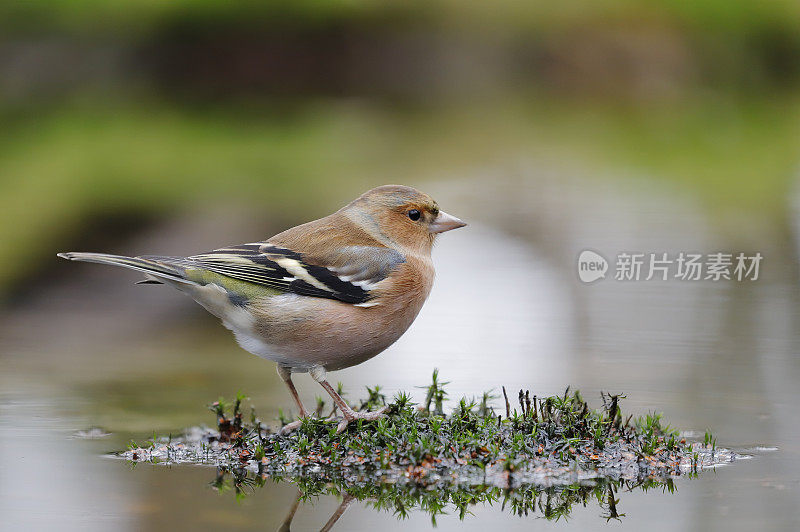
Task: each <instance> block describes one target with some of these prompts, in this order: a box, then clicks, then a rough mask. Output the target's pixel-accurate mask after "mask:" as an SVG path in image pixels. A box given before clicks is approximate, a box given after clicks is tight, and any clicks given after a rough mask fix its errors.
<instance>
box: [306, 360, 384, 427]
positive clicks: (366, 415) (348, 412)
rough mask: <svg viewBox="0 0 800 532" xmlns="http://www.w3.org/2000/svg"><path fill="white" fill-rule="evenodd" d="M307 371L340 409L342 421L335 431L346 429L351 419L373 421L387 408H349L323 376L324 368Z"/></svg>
mask: <svg viewBox="0 0 800 532" xmlns="http://www.w3.org/2000/svg"><path fill="white" fill-rule="evenodd" d="M308 373H309V374H310V375H311V378H312V379H314V380H315V381H317V382H318V383H319V384H320V386H322V387H323V388H325V391H326V392H328V395H330V396H331V399H333V402H334V403H336V406H338V407H339V410H341V411H342V416H343V417H344V419H342V421H340V422H339V427H338V428H337V429H336V432H337V433H339V432H342V431H343V430H344V429H346V428H347V425H348V424H349V423H350V422H351V421H355V420H357V419H363V420H365V421H374V420H376V419H378V418H380V417H383V416H384V415H385V414H384V412H385V411H386V409H387V408H388V407H387V406H384V407H383V408H379V409H378V410H376V411H374V412H356V411H355V410H353V409H352V408H350V405H348V404H347V403H346V402H345V400H344V399H342V396H341V395H339V394H338V393H336V390H334V389H333V386H331V383H329V382H328V380H327V379H326V378H325V368H323V367H322V366H314V367H313V368H311V370H310V371H309V372H308Z"/></svg>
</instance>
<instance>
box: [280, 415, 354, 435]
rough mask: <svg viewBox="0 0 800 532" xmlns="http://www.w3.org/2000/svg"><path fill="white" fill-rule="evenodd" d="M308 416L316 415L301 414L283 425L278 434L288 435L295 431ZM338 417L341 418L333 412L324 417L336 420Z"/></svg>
mask: <svg viewBox="0 0 800 532" xmlns="http://www.w3.org/2000/svg"><path fill="white" fill-rule="evenodd" d="M306 417H309V418H313V417H315V416H312V415H309V416H301V417H300V418H299V419H296V420H294V421H292V422H291V423H287V424H286V425H284V426H283V427H281V430H280V431H278V434H280V435H281V436H286V435H287V434H289V433H290V432H294V431H295V430H297V429H299V428H300V425H302V424H303V420H304V419H305V418H306ZM337 419H339V418H338V417H337V416H335V415H333V414H331V415H330V416H328V417H326V418H324V420H325V421H336V420H337Z"/></svg>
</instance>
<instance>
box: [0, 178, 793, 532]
mask: <svg viewBox="0 0 800 532" xmlns="http://www.w3.org/2000/svg"><path fill="white" fill-rule="evenodd" d="M653 187H654V185H649V186H648V188H642V186H641V185H634V184H632V183H628V182H625V181H622V180H620V181H615V180H607V181H603V182H600V181H581V180H577V179H573V178H571V177H565V176H563V175H559V176H554V177H553V178H547V177H543V178H540V179H536V180H529V179H525V180H523V179H521V178H520V179H519V180H515V179H513V178H509V179H507V180H491V181H488V180H485V179H481V178H480V176H478V177H477V178H476V179H475V180H474V181H470V180H462V181H460V182H458V183H453V182H448V183H435V184H432V185H427V186H425V187H421V188H424V189H426V190H429V191H430V192H431V193H432V195H434V196H435V197H437V200H438V201H439V203H440V204H441V205H442V206H443V207H445V208H446V209H447V210H448V212H452V213H453V214H455V215H457V216H459V217H461V218H463V219H465V220H467V221H469V222H471V224H470V226H469V227H468V228H466V229H464V230H459V231H454V232H453V233H449V234H447V235H444V236H443V237H442V238H441V239H440V241H439V242H438V243H437V246H436V249H435V251H434V260H435V263H436V265H437V281H436V285H435V287H434V291H433V293H432V294H431V298H430V300H429V302H428V303H427V305H426V307H425V308H424V309H423V311H422V313H421V314H420V316H419V318H418V319H417V322H416V323H415V324H414V325H413V326H412V328H411V330H410V331H409V332H408V333H407V334H406V335H405V336H404V337H403V338H401V340H400V341H399V342H398V343H397V344H396V345H394V346H393V347H392V348H390V349H389V350H388V351H386V352H385V353H383V354H382V355H380V356H379V357H377V358H375V359H373V360H371V361H369V362H367V363H365V364H363V365H361V366H359V367H357V368H352V369H350V370H345V371H343V372H339V373H338V374H334V376H333V378H334V379H338V380H340V381H342V382H343V383H344V385H345V386H346V388H347V389H348V390H350V394H351V396H356V395H360V393H361V391H362V390H363V386H364V385H374V384H381V385H382V386H383V387H384V390H385V391H386V392H387V394H393V393H394V392H396V391H398V390H401V389H402V390H407V391H410V392H412V394H413V395H414V396H415V397H416V398H417V399H418V400H419V399H421V395H422V392H421V390H419V389H417V388H415V386H419V385H423V384H426V383H427V382H428V380H429V377H430V374H431V371H432V369H433V368H434V367H438V368H439V369H440V373H441V375H442V377H443V378H444V380H446V381H450V382H451V384H450V385H449V387H448V391H449V394H450V397H451V398H453V399H457V398H458V397H461V396H462V395H478V394H480V393H481V392H483V391H484V390H487V389H492V388H493V389H495V390H497V389H499V387H500V386H501V385H505V386H506V387H507V388H508V389H511V390H516V389H518V388H523V387H524V388H530V389H531V390H532V391H534V392H535V393H537V394H539V395H545V394H554V393H559V392H562V391H563V390H564V388H565V387H566V386H567V385H571V386H573V388H575V387H577V388H580V389H581V391H582V392H583V395H584V397H586V398H588V399H589V401H590V403H592V404H594V405H595V406H599V403H600V398H599V394H600V391H609V392H613V393H624V394H626V395H627V399H626V400H625V401H624V403H623V409H624V410H625V411H626V412H628V413H635V414H644V413H646V412H648V411H651V410H656V411H660V412H663V413H664V417H665V419H666V420H667V421H668V422H669V423H670V424H671V425H672V426H674V427H678V428H680V429H682V430H691V431H696V432H699V433H702V432H703V431H705V430H706V429H710V430H712V431H713V433H714V435H715V436H716V437H717V440H718V444H719V445H720V446H724V447H731V448H734V449H736V450H739V451H743V452H746V453H749V454H752V455H753V458H752V459H749V460H742V461H738V462H736V463H734V464H732V465H728V466H724V467H719V468H717V469H716V470H715V471H706V472H704V473H703V474H701V475H700V476H699V478H697V479H688V478H680V479H678V480H677V481H676V482H675V487H676V490H675V492H674V493H669V492H666V493H665V492H662V490H660V489H655V490H650V491H647V492H644V491H642V490H631V491H627V490H625V489H622V490H619V491H618V493H617V494H616V497H617V498H618V499H619V501H618V503H617V511H618V512H619V513H620V514H624V516H622V517H621V518H620V520H619V521H617V520H611V521H607V519H606V518H605V517H604V516H605V515H606V514H607V512H606V511H605V510H603V509H601V508H600V507H599V506H598V505H597V504H596V503H594V504H593V503H589V504H587V505H586V506H585V507H584V506H583V505H580V504H577V505H575V506H574V507H573V510H572V512H571V514H570V515H569V518H568V519H563V518H562V519H560V520H558V521H548V520H545V519H543V518H542V516H541V513H538V514H537V513H534V514H533V515H529V516H527V517H519V516H516V515H513V513H512V512H510V511H509V509H508V508H505V509H504V508H502V505H500V504H494V505H488V504H479V505H476V506H474V507H472V508H471V509H470V514H469V515H467V516H466V517H465V518H464V519H463V520H461V519H460V518H459V516H458V515H457V512H455V511H450V512H449V513H447V514H445V515H439V516H438V517H437V518H436V526H437V528H438V529H439V530H450V529H459V530H462V529H463V530H485V529H486V527H487V526H492V527H502V528H503V529H505V530H522V529H529V528H531V527H534V526H535V527H538V528H542V529H577V530H587V529H606V528H609V527H625V528H629V529H635V530H639V529H643V528H645V527H647V529H649V530H662V529H663V530H667V529H669V530H676V529H678V530H731V529H736V530H752V529H757V528H761V529H763V528H765V527H766V528H767V529H775V530H792V529H797V528H798V527H800V510H798V509H799V508H800V414H799V413H798V409H797V407H796V405H797V404H798V400H800V387H798V385H797V381H798V379H800V357H798V347H800V342H798V340H800V336H798V332H797V331H798V327H797V325H798V323H799V321H798V319H799V318H800V315H799V311H800V290H798V289H797V272H796V268H795V266H794V264H795V253H794V249H795V246H794V243H793V237H792V236H791V235H793V234H796V231H795V230H794V228H793V227H771V226H769V225H767V226H759V227H760V229H759V232H758V233H757V234H756V235H755V237H753V238H751V239H750V240H748V241H747V242H748V243H747V244H745V245H750V246H752V245H753V242H755V243H756V245H757V246H758V248H757V249H756V248H755V247H750V248H748V249H739V247H737V246H741V245H743V244H742V241H741V240H737V239H735V238H731V237H730V236H721V235H720V234H718V232H717V231H716V230H715V228H714V224H713V223H711V221H710V220H709V219H708V218H707V216H706V215H704V213H703V210H702V209H700V208H699V207H698V206H697V205H694V204H693V202H692V201H691V200H690V198H687V197H684V196H682V195H681V194H680V192H679V191H675V190H666V189H663V190H662V189H660V188H655V189H654V188H653ZM298 221H299V220H298ZM195 222H196V220H183V221H176V222H174V223H170V224H167V225H166V226H162V227H159V228H156V229H154V230H153V232H152V234H151V233H148V232H147V231H144V232H143V233H142V235H140V236H138V237H136V238H135V239H133V240H132V241H131V242H127V243H125V248H122V249H117V250H111V251H129V252H135V253H138V252H153V253H160V252H170V253H175V252H177V253H183V252H185V253H190V252H192V251H199V250H202V249H206V248H210V247H214V246H215V245H217V244H222V243H226V242H238V241H249V240H248V239H250V240H252V239H254V238H259V237H263V236H265V235H267V234H271V233H272V232H277V231H278V230H280V229H281V227H277V226H273V225H270V224H271V223H274V222H270V221H269V220H267V221H264V222H263V223H262V225H261V227H263V233H262V234H260V235H253V234H249V233H248V232H247V231H243V229H242V227H243V224H241V223H239V224H238V225H237V224H235V223H234V224H229V225H228V226H227V228H226V229H221V230H220V229H217V231H216V233H215V232H214V231H208V232H204V233H203V236H201V237H200V238H204V239H206V240H202V241H195V242H190V243H191V244H192V245H194V246H195V247H192V248H189V249H175V248H174V247H173V248H171V249H167V246H168V244H170V241H169V238H165V237H164V235H165V234H166V235H172V240H173V241H183V242H185V241H186V240H185V239H182V231H184V230H185V227H196V224H195ZM198 223H199V222H198ZM786 224H787V225H788V226H791V225H792V224H791V222H786ZM219 225H220V224H217V226H219ZM249 231H251V232H252V228H251V229H250V230H249ZM195 234H196V233H195ZM183 245H184V246H186V247H188V245H189V244H185V243H184V244H183ZM583 249H592V250H595V251H597V252H599V253H600V254H601V255H603V256H605V257H606V258H607V259H608V260H609V261H610V262H611V263H612V264H611V266H610V268H611V269H610V271H609V272H608V274H607V276H606V278H605V279H601V280H599V281H597V282H595V283H593V284H584V283H581V282H580V281H579V280H578V276H577V272H576V259H577V256H578V254H579V253H580V251H582V250H583ZM54 251H55V250H54ZM681 251H684V252H703V253H711V252H717V251H723V252H739V251H746V252H748V253H750V252H755V251H760V252H761V253H762V254H763V255H764V259H763V263H762V265H761V271H760V278H759V279H758V280H757V281H752V282H737V281H719V282H711V281H680V280H675V279H670V280H667V281H659V280H651V281H644V280H641V281H616V280H614V264H613V263H614V259H615V257H616V255H617V254H618V253H621V252H642V253H664V252H666V253H670V254H675V253H678V252H681ZM54 261H55V259H54ZM58 266H61V267H63V268H71V266H72V265H68V264H66V263H65V264H60V265H58ZM643 277H644V276H643ZM136 278H137V277H136V275H135V274H127V273H125V272H121V271H116V270H113V271H112V270H111V269H104V268H101V267H99V266H97V267H94V266H92V265H82V267H81V268H80V269H78V268H75V269H73V270H72V271H71V272H70V274H69V275H68V276H67V277H64V278H63V279H60V280H59V281H58V282H54V283H53V284H52V285H51V286H48V289H47V290H46V291H45V290H42V291H39V292H37V293H34V294H32V295H31V296H30V297H29V298H26V299H25V300H24V301H21V302H19V303H17V304H16V305H15V307H14V308H12V309H8V310H7V311H5V315H4V316H3V325H2V328H0V334H2V338H3V348H2V349H3V352H2V354H1V355H0V368H2V374H0V385H1V386H2V387H1V388H0V471H2V474H0V515H3V520H2V521H1V522H0V523H2V524H0V527H3V528H7V529H8V530H14V529H19V528H22V527H25V528H29V529H38V528H58V529H61V530H71V529H81V530H92V529H98V530H108V529H111V528H113V529H121V530H125V529H131V530H142V529H145V530H168V529H176V528H185V527H197V528H201V529H205V528H212V527H223V528H227V529H243V530H245V529H267V530H270V529H273V530H275V529H279V528H280V527H281V526H283V525H284V522H285V519H286V517H287V513H290V512H291V510H292V509H293V507H294V505H295V502H296V499H297V488H296V487H295V486H294V485H293V484H292V483H291V482H288V481H284V482H280V483H267V484H266V485H265V486H264V487H261V488H256V489H253V490H251V491H249V492H248V495H247V496H246V497H244V498H240V499H237V498H236V497H235V496H234V494H233V492H232V491H227V492H218V491H217V490H214V489H212V487H211V483H212V482H213V481H214V480H215V478H216V471H215V470H213V469H210V468H205V467H185V466H180V467H177V466H176V467H165V466H152V465H148V464H139V465H137V466H136V467H132V466H130V465H129V464H127V463H126V462H124V461H121V460H117V459H113V458H109V457H108V456H107V453H109V452H111V451H117V450H121V449H124V448H125V446H126V444H127V443H128V442H129V441H130V440H131V439H135V440H137V441H140V442H141V441H143V440H145V439H147V438H149V437H151V436H152V434H153V432H154V431H155V432H157V433H159V434H167V433H170V432H172V433H179V432H180V431H181V429H182V428H183V427H187V426H191V425H196V424H199V423H212V422H213V419H212V417H211V415H210V413H208V412H207V411H205V408H204V405H206V404H207V403H209V402H211V401H212V400H214V399H216V398H217V397H218V396H221V395H222V396H228V397H231V396H233V395H234V394H235V393H236V392H237V391H242V392H244V393H245V394H247V395H248V396H249V397H250V398H251V401H252V403H253V404H254V405H255V406H256V408H257V409H258V411H259V413H260V414H261V417H262V418H264V419H272V418H274V417H275V416H276V415H277V410H278V408H284V409H288V408H290V407H291V401H290V400H289V398H288V396H287V395H286V394H285V392H284V390H283V388H282V385H281V384H280V382H279V380H278V377H277V375H276V374H275V372H274V369H273V367H272V365H271V364H269V363H266V362H264V361H262V360H259V359H257V358H255V357H253V356H251V355H249V354H247V353H245V352H244V351H241V350H240V349H239V348H238V347H236V345H235V344H234V342H233V341H232V339H231V338H229V336H228V332H227V331H226V330H224V329H223V328H222V327H220V326H218V325H217V324H216V323H215V322H214V321H213V319H211V318H209V317H207V316H205V315H204V314H203V313H202V312H201V311H200V310H198V309H195V307H194V306H193V303H191V302H190V301H189V300H188V299H186V298H184V297H182V296H180V295H179V294H176V293H172V292H170V291H169V290H167V289H166V288H164V287H150V286H145V287H142V286H138V287H137V286H133V284H132V282H133V281H135V280H136ZM297 383H298V386H299V387H300V388H301V395H302V396H303V398H304V400H305V401H313V398H314V396H315V395H317V394H319V393H320V390H317V389H316V388H315V386H316V385H315V384H314V383H313V382H312V381H311V380H310V379H309V378H307V377H305V376H300V377H299V378H298V379H297ZM93 426H98V427H102V428H103V429H104V430H105V431H108V432H109V433H110V435H108V436H106V437H102V438H98V439H86V438H81V437H76V433H77V432H78V431H80V430H84V429H87V428H89V427H93ZM761 448H776V449H777V450H773V451H765V450H760V449H761ZM341 502H342V501H341V499H340V498H338V497H335V496H332V495H322V496H320V497H318V498H315V499H313V500H310V501H301V502H300V503H299V504H298V505H297V506H296V512H295V513H294V518H293V521H292V528H293V529H295V530H313V529H319V528H321V527H322V526H323V525H324V524H325V523H326V522H327V521H328V520H329V519H330V518H331V516H332V515H333V514H334V513H335V512H336V511H337V508H339V507H340V503H341ZM347 506H348V508H347V511H346V512H345V513H344V514H343V515H342V516H341V518H340V519H339V520H338V522H337V523H336V524H335V526H334V528H333V529H334V530H376V529H379V528H380V529H383V530H405V529H409V530H425V529H429V528H431V527H432V526H433V523H432V520H431V517H430V515H428V514H427V513H426V512H424V511H422V510H420V509H418V508H416V509H411V510H410V511H409V513H408V515H407V516H406V517H405V518H403V519H401V518H399V517H398V516H397V515H394V514H393V513H391V512H387V511H379V510H376V509H374V508H373V505H372V504H371V503H370V502H369V501H353V502H352V503H350V504H349V505H347Z"/></svg>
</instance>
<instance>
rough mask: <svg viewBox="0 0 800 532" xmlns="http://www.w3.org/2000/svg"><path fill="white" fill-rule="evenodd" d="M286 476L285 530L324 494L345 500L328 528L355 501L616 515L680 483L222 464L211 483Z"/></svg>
mask: <svg viewBox="0 0 800 532" xmlns="http://www.w3.org/2000/svg"><path fill="white" fill-rule="evenodd" d="M284 481H287V482H292V483H294V484H295V485H296V486H297V489H298V490H297V496H296V497H295V499H294V501H293V503H292V504H291V505H290V506H289V508H288V510H287V512H286V516H285V518H284V519H283V521H282V522H281V525H280V527H279V528H278V531H279V532H288V531H289V530H291V525H292V521H293V520H294V518H295V515H296V514H297V512H298V510H299V509H300V508H301V507H306V506H308V507H313V505H314V503H315V502H316V501H317V500H318V498H319V497H321V496H334V497H337V498H339V499H341V503H340V504H339V506H338V507H337V508H336V510H335V511H334V512H333V514H332V515H331V516H330V518H329V519H328V520H327V522H325V524H324V525H322V528H321V529H320V530H323V531H327V530H333V529H334V526H335V525H336V523H337V522H338V521H339V519H340V518H341V517H342V515H344V513H345V512H346V511H347V509H348V508H349V507H350V506H351V505H352V504H353V502H355V501H359V502H363V503H364V504H365V505H366V506H367V507H369V508H372V509H374V510H376V511H389V512H392V513H393V514H394V515H396V516H397V517H398V518H401V519H402V518H405V517H408V516H409V514H410V513H411V512H413V511H423V512H425V513H428V514H429V515H430V516H431V519H432V520H433V522H434V523H435V522H436V517H437V516H438V515H444V514H445V513H447V511H448V510H455V513H456V515H458V517H459V519H461V520H464V519H466V518H468V517H469V516H470V515H471V514H470V507H472V506H475V505H478V504H483V505H499V506H500V508H501V509H502V510H503V511H505V512H509V513H511V514H514V515H517V516H520V517H543V518H545V519H547V520H553V521H558V520H561V519H566V518H568V517H569V516H570V513H571V511H572V509H573V507H574V506H575V505H578V506H588V505H590V504H593V505H596V506H597V507H598V508H599V509H600V510H601V514H600V517H601V518H602V519H605V520H606V521H610V520H612V519H614V520H621V519H622V518H623V517H625V514H624V513H620V512H619V510H618V505H619V504H620V499H621V498H622V496H621V494H622V493H629V492H632V491H635V490H643V491H648V490H651V489H653V488H660V489H661V491H662V492H664V493H674V492H675V489H676V487H675V484H674V482H673V480H672V479H671V478H668V479H666V480H663V479H644V480H639V481H630V480H627V481H626V480H612V479H596V480H594V481H591V482H583V483H575V484H570V485H562V486H550V487H540V486H521V487H518V488H515V489H502V488H498V487H495V486H488V485H484V486H454V487H453V488H452V489H449V490H429V489H426V488H425V487H423V486H416V485H412V484H404V485H400V484H382V483H369V482H364V483H359V484H351V485H343V484H339V483H336V482H335V481H331V479H330V478H326V479H322V478H320V479H315V478H309V477H305V478H294V479H288V478H287V479H284V478H282V477H270V476H268V475H266V474H263V473H262V474H259V473H256V472H253V471H250V470H248V469H245V468H238V469H226V468H220V469H218V470H217V474H216V477H215V478H214V480H213V481H212V482H211V486H212V487H213V488H215V489H216V490H217V491H219V492H221V493H222V492H229V491H232V492H233V493H234V496H235V497H236V498H237V499H243V498H245V497H248V496H250V495H253V494H255V493H256V491H257V490H258V489H259V488H262V487H265V486H267V485H269V484H270V483H272V482H284Z"/></svg>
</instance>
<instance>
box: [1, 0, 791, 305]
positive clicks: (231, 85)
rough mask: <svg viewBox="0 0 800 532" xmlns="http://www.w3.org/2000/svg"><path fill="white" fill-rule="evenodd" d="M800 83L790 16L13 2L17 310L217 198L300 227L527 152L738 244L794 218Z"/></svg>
mask: <svg viewBox="0 0 800 532" xmlns="http://www.w3.org/2000/svg"><path fill="white" fill-rule="evenodd" d="M798 85H800V4H798V3H797V2H794V1H791V0H772V1H764V2H752V1H747V0H729V1H724V2H723V1H716V0H708V1H702V2H683V1H680V0H651V1H647V2H642V1H639V2H634V1H627V0H598V1H594V2H577V1H565V2H559V3H556V4H554V3H551V2H548V3H542V2H514V1H510V0H509V1H498V2H475V1H469V2H463V1H459V2H455V1H425V2H422V1H405V2H369V1H313V0H303V1H294V2H256V1H244V2H235V3H228V2H207V1H190V0H182V1H157V0H151V1H144V2H119V1H93V0H82V1H56V0H51V1H44V0H39V1H36V0H34V1H27V2H4V3H3V4H2V5H0V125H2V129H1V131H2V136H1V137H0V191H1V192H2V194H0V224H1V226H2V228H3V229H2V230H0V294H3V296H4V298H5V299H8V298H12V299H13V298H14V297H15V296H17V297H18V296H19V295H20V292H22V294H23V295H24V292H25V288H24V287H25V286H26V282H28V281H33V280H36V279H38V278H40V277H41V276H42V275H43V274H46V273H49V274H52V275H57V273H54V272H52V271H51V270H50V268H51V267H52V265H53V263H54V262H55V261H54V260H53V253H54V251H55V249H54V248H55V246H56V245H57V244H58V245H63V244H64V243H70V244H73V245H74V246H81V245H84V244H87V243H91V242H93V239H94V238H95V237H96V235H95V236H93V234H96V233H101V234H104V235H108V234H109V233H110V232H112V230H113V231H123V229H124V228H126V227H129V226H130V225H131V224H133V225H136V224H139V223H142V220H155V219H160V218H163V217H168V216H170V215H171V213H175V212H176V211H180V210H182V209H186V208H190V207H191V206H192V205H197V204H205V203H206V202H207V201H209V200H212V199H213V198H220V197H223V198H225V200H226V201H228V202H234V203H237V204H248V205H249V206H251V207H252V208H255V209H261V210H263V211H264V212H269V213H270V216H272V217H277V218H279V219H286V220H287V221H288V222H296V221H301V220H302V219H304V218H305V217H307V215H308V214H314V215H317V214H322V213H324V212H325V211H326V209H329V208H332V207H334V206H338V205H339V204H341V203H342V202H344V201H346V200H348V199H349V198H350V197H352V196H354V195H355V194H356V193H357V192H358V191H360V190H361V189H362V188H365V187H367V186H372V185H374V184H380V183H387V182H402V183H410V184H414V183H415V182H416V181H418V180H421V179H428V178H430V177H431V176H436V177H437V178H439V179H446V178H452V177H457V176H459V174H460V173H461V172H466V171H469V169H473V168H481V167H491V166H492V165H498V164H505V162H507V161H510V160H515V159H519V158H526V159H533V160H547V161H548V162H551V163H553V162H554V163H555V164H561V163H567V164H573V163H575V162H578V163H579V164H582V165H585V166H586V167H591V168H596V169H600V170H599V171H597V172H594V173H595V174H597V175H603V174H608V173H613V172H614V171H616V169H618V168H626V169H631V171H632V173H636V174H637V175H641V176H646V177H645V178H646V179H662V180H668V181H672V182H674V183H675V184H676V186H678V187H681V188H685V189H687V190H688V192H689V193H690V194H692V195H696V196H697V197H698V198H700V200H701V202H702V203H703V204H704V205H706V206H707V208H708V209H709V212H711V213H712V214H713V215H714V218H715V219H717V220H718V221H719V223H720V224H721V225H722V226H723V231H729V232H731V233H737V231H738V229H739V228H738V225H739V224H741V220H742V219H743V218H742V217H743V216H747V215H750V214H751V215H753V217H755V218H757V219H759V220H760V221H762V222H763V221H766V223H772V222H773V221H775V219H778V220H780V219H781V218H782V217H784V216H785V215H786V212H785V211H786V202H785V200H784V198H785V196H786V194H787V192H788V190H789V188H790V186H791V183H792V179H793V177H794V173H795V170H796V167H797V162H798V138H800V137H799V136H798V133H800V131H798V124H799V123H800V122H798V113H799V112H800V96H799V95H798V90H797V89H798ZM603 169H605V171H604V170H603ZM762 218H765V219H766V220H764V219H762ZM748 219H749V218H748ZM729 223H730V224H732V225H728V224H729ZM20 287H23V288H20Z"/></svg>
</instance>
